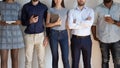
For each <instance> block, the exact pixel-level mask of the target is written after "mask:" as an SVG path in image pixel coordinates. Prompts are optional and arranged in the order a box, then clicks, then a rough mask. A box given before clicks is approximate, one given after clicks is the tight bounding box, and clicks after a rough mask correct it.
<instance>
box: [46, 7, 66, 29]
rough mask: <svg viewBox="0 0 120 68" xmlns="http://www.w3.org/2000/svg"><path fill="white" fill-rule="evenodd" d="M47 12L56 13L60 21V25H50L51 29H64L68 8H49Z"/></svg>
mask: <svg viewBox="0 0 120 68" xmlns="http://www.w3.org/2000/svg"><path fill="white" fill-rule="evenodd" d="M48 12H49V13H50V14H58V15H59V17H60V19H61V21H62V24H61V25H60V26H55V27H52V29H54V30H65V29H66V19H67V12H68V9H66V8H61V9H55V8H50V9H49V10H48Z"/></svg>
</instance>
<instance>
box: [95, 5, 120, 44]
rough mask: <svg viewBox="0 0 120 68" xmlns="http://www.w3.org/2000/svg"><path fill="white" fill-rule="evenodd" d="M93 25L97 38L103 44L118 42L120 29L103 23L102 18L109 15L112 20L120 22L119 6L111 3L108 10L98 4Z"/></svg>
mask: <svg viewBox="0 0 120 68" xmlns="http://www.w3.org/2000/svg"><path fill="white" fill-rule="evenodd" d="M95 12H96V13H95V18H96V19H95V23H94V25H96V28H97V29H96V32H97V37H98V39H99V40H100V41H102V42H104V43H112V42H117V41H119V40H120V27H118V26H117V25H115V24H109V23H107V22H105V20H104V16H105V15H106V14H108V15H110V16H111V17H112V19H114V20H117V21H120V4H118V3H113V5H112V6H111V8H110V9H108V8H107V7H105V5H104V4H100V5H99V6H97V7H96V8H95Z"/></svg>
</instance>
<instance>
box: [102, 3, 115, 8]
mask: <svg viewBox="0 0 120 68" xmlns="http://www.w3.org/2000/svg"><path fill="white" fill-rule="evenodd" d="M114 5H115V2H113V3H112V6H114ZM102 6H103V7H106V6H105V4H104V3H102ZM112 6H111V7H112Z"/></svg>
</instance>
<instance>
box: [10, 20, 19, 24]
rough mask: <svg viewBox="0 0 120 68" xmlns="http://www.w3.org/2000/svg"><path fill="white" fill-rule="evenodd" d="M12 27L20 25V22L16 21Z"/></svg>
mask: <svg viewBox="0 0 120 68" xmlns="http://www.w3.org/2000/svg"><path fill="white" fill-rule="evenodd" d="M12 24H13V25H20V24H21V21H20V20H17V21H16V22H14V23H12Z"/></svg>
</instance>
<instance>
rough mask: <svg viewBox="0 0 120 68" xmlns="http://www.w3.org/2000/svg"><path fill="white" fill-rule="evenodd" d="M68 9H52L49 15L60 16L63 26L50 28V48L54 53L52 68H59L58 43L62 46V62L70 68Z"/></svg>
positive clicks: (65, 67)
mask: <svg viewBox="0 0 120 68" xmlns="http://www.w3.org/2000/svg"><path fill="white" fill-rule="evenodd" d="M67 11H68V10H67V9H65V8H61V9H55V8H50V9H49V11H48V13H50V14H58V15H59V17H60V19H61V21H62V24H61V25H60V26H55V27H52V28H50V48H51V52H52V68H58V43H59V44H60V48H61V52H62V60H63V65H64V68H70V66H69V61H68V54H69V46H68V32H67V30H66V27H65V25H66V18H67Z"/></svg>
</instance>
